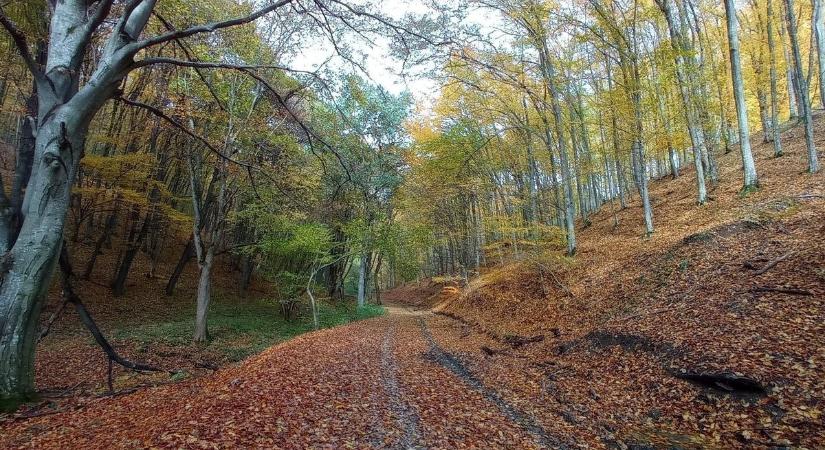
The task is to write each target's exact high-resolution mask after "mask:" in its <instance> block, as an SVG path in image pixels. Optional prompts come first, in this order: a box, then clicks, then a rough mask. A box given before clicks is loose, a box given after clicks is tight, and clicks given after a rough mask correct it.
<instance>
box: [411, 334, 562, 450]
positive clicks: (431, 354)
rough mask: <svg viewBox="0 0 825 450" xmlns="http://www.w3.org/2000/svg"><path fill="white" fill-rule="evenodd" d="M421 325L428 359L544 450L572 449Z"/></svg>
mask: <svg viewBox="0 0 825 450" xmlns="http://www.w3.org/2000/svg"><path fill="white" fill-rule="evenodd" d="M418 322H419V324H420V326H421V332H422V334H423V335H424V340H425V341H426V342H427V344H428V345H429V347H430V349H429V351H428V352H427V354H426V357H427V358H428V359H430V360H431V361H433V362H435V363H437V364H438V365H440V366H441V367H444V368H445V369H447V370H448V371H450V372H452V373H453V374H454V375H455V376H457V377H458V378H459V379H460V380H461V381H463V382H464V384H466V385H467V386H468V387H469V388H471V389H472V390H474V391H476V392H478V393H479V394H481V395H482V396H483V397H484V398H485V399H486V400H487V401H489V402H490V403H492V404H494V405H495V406H496V407H497V408H498V409H499V411H500V412H501V413H502V414H503V415H504V416H505V417H507V418H508V419H509V420H510V421H512V422H513V423H515V424H516V425H518V426H519V427H521V428H522V429H523V430H525V431H526V432H528V433H529V434H530V435H532V436H533V438H534V439H535V440H536V441H537V443H538V444H539V445H541V446H542V447H543V448H555V449H566V448H569V447H570V446H571V445H572V444H570V443H567V442H564V441H563V440H562V439H559V438H557V437H555V436H553V435H551V434H549V433H548V432H547V430H545V429H544V428H543V427H542V426H541V425H539V424H538V423H537V422H536V420H534V419H533V418H532V417H531V416H530V415H529V414H527V413H525V412H523V411H521V410H519V409H518V408H516V407H515V406H513V405H511V404H510V403H508V402H507V401H506V400H505V399H504V398H503V397H502V396H501V395H500V394H499V393H498V392H496V391H495V390H493V389H490V388H489V387H487V386H485V385H484V383H483V382H482V381H481V380H479V379H478V378H477V377H475V376H474V375H473V374H472V372H470V370H469V369H467V367H466V366H465V365H464V364H463V363H462V362H461V361H460V360H459V359H458V358H457V357H456V356H455V355H453V354H451V353H450V352H448V351H446V350H444V349H443V348H442V347H441V346H439V345H438V343H437V342H436V341H435V338H434V337H433V335H432V333H431V332H430V329H429V327H427V323H426V321H425V320H424V319H423V318H419V319H418Z"/></svg>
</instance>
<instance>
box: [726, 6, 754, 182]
mask: <svg viewBox="0 0 825 450" xmlns="http://www.w3.org/2000/svg"><path fill="white" fill-rule="evenodd" d="M725 12H726V14H725V16H726V18H727V26H728V44H729V46H730V65H731V75H732V76H731V78H732V79H733V96H734V98H735V100H736V119H737V121H738V122H739V149H740V151H741V153H742V169H743V175H744V186H743V187H742V188H743V189H744V190H747V189H750V188H753V187H756V186H758V185H759V181H758V179H757V177H756V164H755V163H754V161H753V153H751V143H750V130H749V127H748V109H747V108H748V107H747V105H746V104H745V83H744V81H742V65H741V62H740V61H739V32H738V30H737V27H738V24H737V19H736V8H735V6H734V4H733V0H725Z"/></svg>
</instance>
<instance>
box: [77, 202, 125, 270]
mask: <svg viewBox="0 0 825 450" xmlns="http://www.w3.org/2000/svg"><path fill="white" fill-rule="evenodd" d="M118 214H120V194H118V195H117V196H116V197H115V206H114V210H112V214H111V215H110V216H109V218H108V219H106V224H105V225H104V226H103V232H102V233H101V234H100V236H99V237H98V238H97V241H96V242H95V248H94V250H93V251H92V256H91V257H90V258H89V262H88V263H86V269H85V270H84V271H83V277H82V278H83V279H84V280H88V279H89V277H91V276H92V271H93V270H94V268H95V262H96V261H97V257H98V256H100V254H101V253H103V251H102V250H103V244H105V243H106V240H107V239H109V236H111V235H112V231H113V230H114V229H115V225H117V216H118Z"/></svg>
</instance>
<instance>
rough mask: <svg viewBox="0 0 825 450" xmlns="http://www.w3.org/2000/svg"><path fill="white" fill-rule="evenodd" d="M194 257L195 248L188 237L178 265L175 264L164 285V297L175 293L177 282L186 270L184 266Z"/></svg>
mask: <svg viewBox="0 0 825 450" xmlns="http://www.w3.org/2000/svg"><path fill="white" fill-rule="evenodd" d="M193 256H195V246H194V244H193V243H192V237H191V236H190V237H189V240H188V241H186V246H185V247H184V248H183V253H181V255H180V258H179V259H178V263H177V264H175V269H174V270H173V271H172V275H170V276H169V281H168V282H167V283H166V289H165V290H164V292H166V295H172V294H174V293H175V286H177V284H178V280H179V279H180V276H181V274H182V273H183V270H184V269H185V268H186V264H187V263H189V260H191V259H192V257H193Z"/></svg>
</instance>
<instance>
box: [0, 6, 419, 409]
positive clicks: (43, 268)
mask: <svg viewBox="0 0 825 450" xmlns="http://www.w3.org/2000/svg"><path fill="white" fill-rule="evenodd" d="M156 3H157V2H156V0H123V1H118V0H49V1H48V2H47V4H48V8H47V10H46V11H45V12H44V13H45V15H46V16H47V19H48V20H47V21H48V24H49V25H48V30H47V32H46V35H47V39H44V40H37V42H33V41H32V39H31V38H30V36H28V35H27V33H26V32H25V31H24V30H23V29H21V27H19V26H18V25H17V24H16V23H15V21H14V20H13V19H12V18H11V17H10V16H9V15H7V14H6V12H5V11H4V10H0V25H2V27H3V28H4V29H5V31H6V32H7V34H8V36H9V37H10V38H11V40H12V41H13V43H14V45H15V47H16V49H17V53H18V54H19V56H20V58H21V59H22V61H23V64H24V65H25V67H26V68H27V70H28V71H29V73H30V76H31V77H32V79H33V80H34V86H35V89H36V103H37V108H36V110H37V111H36V115H33V116H32V119H31V120H30V121H29V124H28V126H30V127H31V129H32V136H34V141H33V144H34V145H33V155H32V158H31V159H29V158H26V155H25V154H21V155H19V156H18V158H17V161H18V163H26V162H28V163H29V164H30V165H31V167H30V168H28V167H24V168H23V170H21V171H19V172H18V173H23V172H24V171H25V172H27V173H28V171H29V170H30V173H31V176H30V177H28V179H27V180H25V181H27V182H25V183H19V184H18V183H15V185H14V186H13V188H14V191H13V192H12V197H15V196H17V197H19V198H22V202H21V208H20V210H21V213H20V215H19V216H20V220H17V219H16V218H15V219H13V216H14V215H13V214H11V210H10V209H9V207H10V206H9V205H10V202H7V201H5V196H3V197H4V198H2V199H0V200H2V203H3V205H2V206H3V214H0V247H2V250H3V256H2V261H3V270H2V275H0V398H4V399H15V398H22V397H25V396H27V395H28V394H30V393H31V392H32V391H33V388H34V381H33V374H34V350H35V335H36V333H37V326H38V318H39V313H40V310H41V307H42V304H43V300H44V297H45V293H46V291H47V289H48V287H49V286H50V280H51V277H52V274H53V272H54V268H55V266H56V264H57V261H58V256H59V254H60V249H61V247H62V243H63V230H64V226H65V222H66V217H67V212H68V210H69V208H70V199H71V193H72V189H73V185H74V183H75V180H76V178H77V174H78V167H79V164H80V160H81V158H82V157H83V154H84V146H85V143H86V140H87V133H88V130H89V125H90V123H91V121H92V120H93V118H94V117H95V115H96V113H97V112H98V111H100V110H101V108H102V107H103V105H104V104H106V102H107V101H109V100H111V99H118V100H120V101H124V102H126V103H128V104H129V106H133V107H140V108H144V109H147V110H149V111H152V112H153V113H154V114H156V115H158V116H159V117H163V118H164V121H165V122H167V123H168V124H170V125H172V126H174V127H176V128H178V129H180V130H181V131H182V132H184V133H186V134H188V135H190V136H192V137H193V138H198V139H197V140H199V141H200V142H201V143H202V144H204V145H206V148H207V149H208V150H209V151H210V152H211V153H212V154H214V155H215V157H216V159H217V160H218V161H220V162H221V164H224V163H226V164H229V165H239V164H240V165H242V166H243V167H244V168H245V170H247V171H250V170H254V169H255V168H254V167H252V166H250V165H249V164H247V163H243V162H242V161H237V160H234V159H232V158H231V157H230V156H229V155H228V154H226V153H224V152H223V151H222V150H220V149H219V148H218V146H214V145H209V143H208V141H207V140H205V139H203V138H201V137H199V136H197V135H196V133H195V132H194V131H192V130H191V129H188V127H187V126H185V124H184V123H181V122H180V121H177V120H175V119H174V118H171V117H168V116H165V117H164V115H163V113H162V111H160V110H159V109H158V108H153V107H151V106H149V105H143V104H140V102H135V101H131V100H130V99H124V98H123V97H122V95H121V94H122V88H123V86H124V81H125V80H126V79H127V77H128V76H129V74H130V73H132V72H133V71H135V70H137V69H142V68H149V67H151V66H155V65H158V64H164V65H172V66H181V67H191V68H196V69H197V68H199V69H226V70H233V71H238V72H241V73H243V74H245V75H246V76H249V77H251V78H253V79H255V80H256V82H257V83H259V84H260V85H263V86H264V87H265V89H266V91H267V92H268V94H271V95H272V96H273V97H274V98H277V99H278V101H279V102H281V103H284V105H286V103H285V102H286V100H285V99H284V98H283V96H282V95H281V94H283V92H278V91H277V89H275V88H274V87H272V86H271V85H269V84H268V83H267V81H266V80H265V79H264V78H263V77H262V76H260V75H258V74H257V73H255V71H256V70H266V69H269V70H281V69H282V68H281V67H279V66H274V65H267V66H255V65H254V64H247V63H245V62H243V61H242V60H241V62H237V61H239V60H238V59H234V60H231V61H229V62H223V61H222V62H203V61H193V60H177V59H172V58H156V57H152V56H150V55H148V54H149V53H151V51H152V50H153V49H157V48H159V47H162V46H164V45H168V44H170V43H180V42H181V41H183V40H185V39H187V38H191V37H193V36H197V35H203V34H208V33H213V32H216V31H219V30H223V29H227V28H231V27H237V26H241V25H244V24H248V23H250V22H253V21H255V20H257V19H260V18H262V17H264V16H266V15H267V14H270V13H273V12H275V11H278V12H279V14H280V16H279V17H280V20H290V18H291V17H293V18H294V17H300V16H306V17H308V19H307V21H308V23H310V24H312V25H313V26H316V27H317V29H318V30H321V34H320V35H321V36H326V37H327V39H333V40H334V39H336V37H337V36H338V34H336V32H335V31H334V29H333V28H332V27H336V28H340V29H345V30H358V29H359V28H360V29H367V28H369V30H368V31H372V32H375V31H377V30H379V29H380V30H384V31H386V30H393V33H387V34H392V35H394V36H400V35H402V34H404V33H407V32H409V29H407V28H404V27H402V26H396V25H395V24H394V23H392V22H391V21H390V20H388V19H385V18H383V17H382V16H381V15H379V14H372V13H369V12H366V11H365V10H364V9H363V7H360V6H359V7H355V6H352V5H349V4H347V3H344V2H341V1H338V0H330V1H329V2H325V3H321V2H307V4H306V5H303V4H298V3H299V2H298V1H297V0H280V1H275V2H268V3H267V4H266V6H264V7H261V8H259V9H255V10H251V11H250V8H246V11H247V13H246V14H241V15H239V16H238V17H236V18H232V19H228V20H220V21H216V22H211V23H203V24H198V25H194V26H189V27H186V28H182V29H175V28H174V27H171V26H167V27H166V30H167V31H162V32H159V33H156V34H154V35H149V33H146V32H145V31H146V30H147V24H149V22H150V18H151V17H152V15H153V11H154V10H155V7H156ZM158 20H160V21H162V19H160V18H159V19H158ZM365 21H369V22H372V24H373V25H372V26H370V27H365V26H364V25H363V23H364V22H365ZM331 24H332V25H331ZM167 25H168V24H167ZM410 35H413V36H416V37H417V38H421V37H423V36H422V34H421V32H416V33H411V34H410ZM401 40H402V43H401V44H400V45H399V48H401V51H403V50H404V48H405V46H409V45H412V44H411V43H410V42H409V41H408V40H404V39H401ZM46 46H47V48H45V47H46ZM336 49H337V50H338V51H339V52H340V54H341V55H342V56H343V57H344V58H347V59H350V60H352V59H353V58H354V57H353V55H352V54H350V53H348V52H347V51H346V48H342V47H338V46H336ZM139 55H140V56H139ZM141 58H142V59H141ZM287 109H288V108H287ZM304 131H308V130H306V129H305V130H304ZM305 134H307V133H305ZM310 134H311V133H309V134H308V136H309V135H310ZM197 232H198V231H197V230H196V231H195V233H197ZM193 253H195V252H193Z"/></svg>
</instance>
